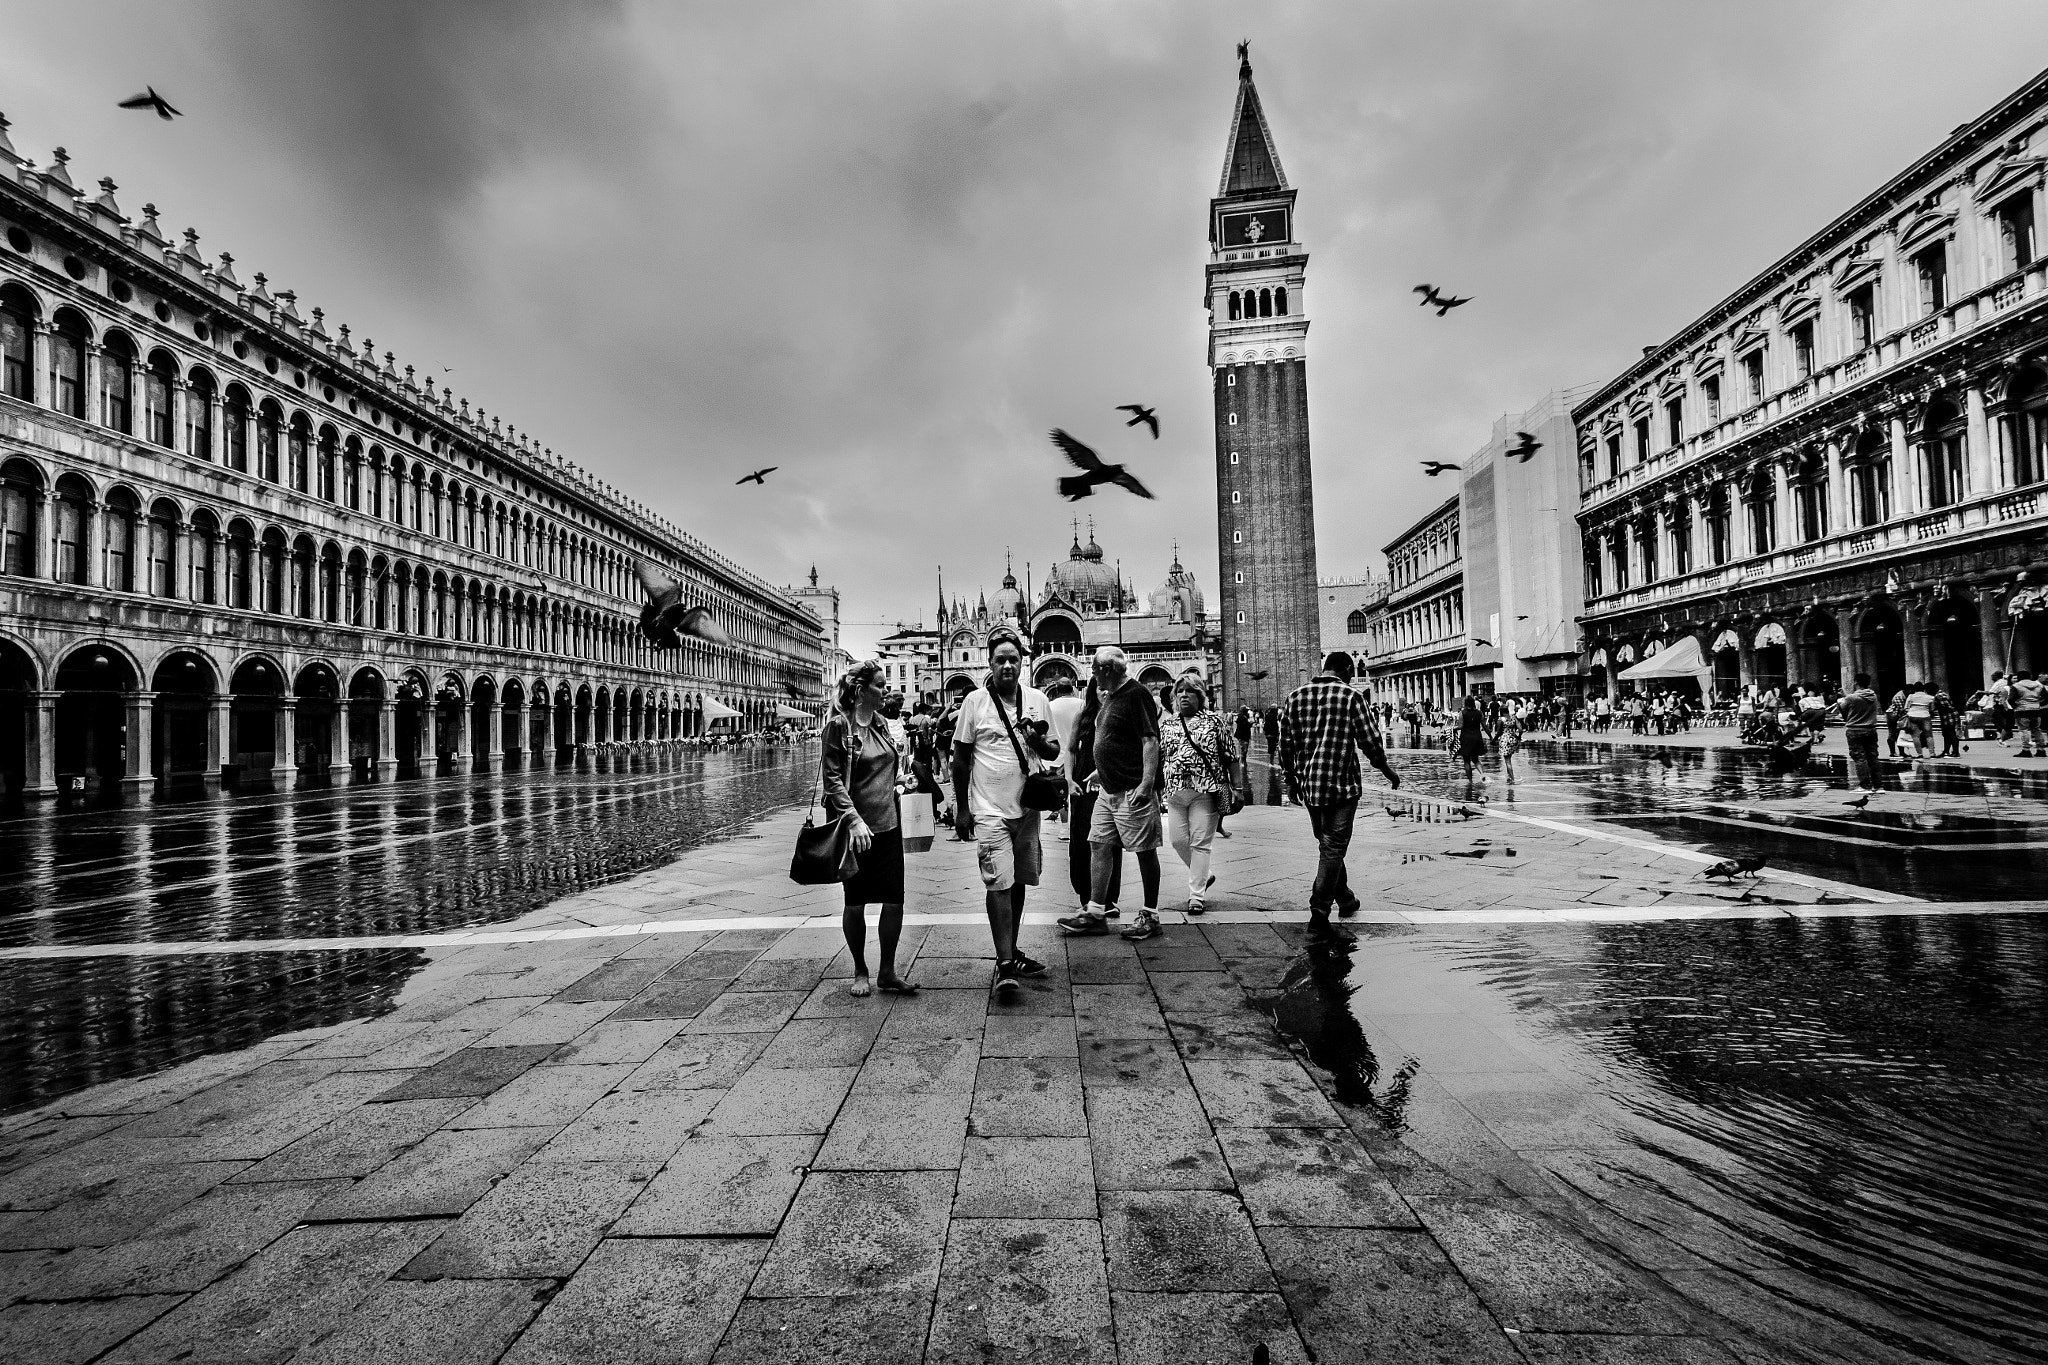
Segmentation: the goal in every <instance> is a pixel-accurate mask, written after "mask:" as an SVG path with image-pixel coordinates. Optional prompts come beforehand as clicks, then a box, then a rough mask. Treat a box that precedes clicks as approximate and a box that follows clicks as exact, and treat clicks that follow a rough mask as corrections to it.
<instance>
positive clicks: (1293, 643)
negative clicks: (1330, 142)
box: [1203, 43, 1320, 709]
mask: <svg viewBox="0 0 2048 1365" xmlns="http://www.w3.org/2000/svg"><path fill="white" fill-rule="evenodd" d="M1224 156H1225V160H1224V163H1223V180H1222V184H1221V186H1220V188H1219V190H1218V192H1217V195H1216V197H1215V198H1214V199H1212V200H1210V201H1209V264H1208V267H1207V271H1206V275H1207V280H1208V289H1207V291H1206V294H1205V296H1204V299H1203V302H1204V304H1205V306H1206V307H1207V308H1208V310H1209V374H1210V380H1211V383H1212V386H1213V389H1214V393H1215V403H1216V551H1217V553H1216V559H1217V566H1218V568H1219V570H1220V571H1221V578H1222V582H1221V583H1220V584H1219V585H1218V586H1219V594H1218V595H1219V598H1220V600H1221V603H1222V617H1221V620H1220V622H1219V628H1220V634H1221V636H1222V640H1223V650H1224V652H1223V705H1224V706H1225V707H1226V708H1234V707H1236V706H1238V705H1240V704H1242V705H1246V706H1250V707H1253V708H1255V709H1256V708H1260V707H1264V706H1267V705H1269V704H1272V703H1275V702H1278V701H1279V700H1281V699H1282V698H1284V697H1285V696H1286V695H1287V693H1288V692H1289V691H1291V690H1292V689H1294V688H1295V687H1297V686H1299V685H1300V684H1301V683H1304V682H1306V681H1308V679H1309V678H1310V677H1312V676H1314V673H1315V669H1316V666H1317V664H1318V662H1319V661H1320V660H1319V655H1318V653H1317V650H1318V648H1319V643H1320V626H1319V620H1318V616H1317V612H1316V517H1315V494H1314V476H1313V471H1312V470H1311V468H1310V464H1309V449H1308V317H1307V310H1306V308H1305V306H1304V299H1303V297H1302V287H1303V282H1304V280H1305V279H1306V276H1307V271H1308V252H1307V251H1306V250H1304V249H1303V248H1302V246H1301V245H1300V243H1299V242H1298V241H1297V240H1296V239H1295V235H1294V191H1293V190H1292V189H1291V188H1289V186H1288V184H1287V177H1286V174H1285V172H1283V171H1282V170H1281V169H1280V154H1279V151H1278V149H1277V148H1276V147H1275V146H1274V143H1273V133H1272V130H1271V129H1270V128H1269V127H1268V126H1267V124H1266V114H1265V110H1264V109H1263V108H1262V107H1261V105H1260V103H1259V92H1258V87H1257V86H1255V85H1254V84H1253V83H1252V65H1251V57H1250V54H1249V45H1247V44H1243V43H1240V44H1239V45H1238V71H1237V105H1236V108H1235V110H1234V111H1233V112H1232V114H1231V119H1230V137H1229V140H1228V142H1227V143H1226V144H1225V147H1224ZM1254 673H1264V674H1265V675H1266V676H1265V677H1263V678H1254V677H1253V676H1252V675H1253V674H1254Z"/></svg>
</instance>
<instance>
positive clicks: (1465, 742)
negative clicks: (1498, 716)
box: [1458, 694, 1486, 786]
mask: <svg viewBox="0 0 2048 1365" xmlns="http://www.w3.org/2000/svg"><path fill="white" fill-rule="evenodd" d="M1485 757H1486V714H1485V712H1483V711H1481V710H1480V709H1479V698H1477V697H1475V696H1471V695H1469V694H1468V695H1467V696H1466V698H1465V710H1464V712H1463V713H1462V714H1460V715H1459V717H1458V758H1459V759H1460V760H1461V761H1462V762H1463V763H1464V765H1465V783H1466V785H1467V786H1470V785H1471V784H1472V783H1473V782H1475V781H1477V780H1479V760H1481V759H1482V758H1485Z"/></svg>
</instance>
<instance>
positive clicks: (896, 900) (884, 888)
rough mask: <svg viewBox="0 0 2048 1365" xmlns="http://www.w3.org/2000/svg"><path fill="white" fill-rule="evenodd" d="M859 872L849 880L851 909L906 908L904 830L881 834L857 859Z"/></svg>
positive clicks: (888, 830) (848, 893)
mask: <svg viewBox="0 0 2048 1365" xmlns="http://www.w3.org/2000/svg"><path fill="white" fill-rule="evenodd" d="M854 856H855V857H856V858H857V859H858V860H859V863H860V867H859V870H858V871H856V872H855V873H854V874H853V875H852V876H851V877H849V878H847V880H846V882H845V883H844V884H845V887H846V903H847V904H848V905H901V904H903V827H902V826H901V825H898V826H897V827H896V828H895V829H885V830H881V831H878V832H877V833H876V835H875V841H874V842H873V843H872V844H869V845H868V851H867V852H865V853H859V854H855V855H854Z"/></svg>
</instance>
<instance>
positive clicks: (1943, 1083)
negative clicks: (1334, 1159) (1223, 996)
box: [1264, 915, 2048, 1362]
mask: <svg viewBox="0 0 2048 1365" xmlns="http://www.w3.org/2000/svg"><path fill="white" fill-rule="evenodd" d="M1378 941H1379V942H1380V943H1382V944H1384V945H1385V948H1387V949H1395V950H1397V951H1399V952H1401V953H1404V954H1420V955H1421V958H1422V960H1421V961H1419V962H1417V963H1416V964H1415V970H1416V972H1417V973H1418V974H1419V976H1420V977H1422V978H1423V980H1424V984H1425V985H1426V984H1427V979H1428V973H1429V971H1430V970H1431V968H1430V964H1431V963H1434V964H1436V965H1437V966H1438V967H1441V968H1442V969H1444V970H1446V971H1447V972H1449V973H1450V974H1451V976H1452V978H1453V981H1455V979H1456V978H1463V979H1465V980H1468V981H1476V982H1480V983H1483V985H1484V989H1483V990H1481V991H1479V992H1477V993H1476V995H1475V996H1474V998H1475V1000H1476V1001H1477V1002H1478V1003H1477V1004H1475V1006H1474V1009H1475V1010H1476V1011H1477V1012H1478V1013H1479V1014H1482V1015H1485V1016H1486V1017H1484V1018H1481V1019H1479V1020H1478V1021H1477V1022H1478V1023H1480V1024H1481V1025H1482V1026H1484V1027H1487V1028H1491V1029H1494V1030H1497V1031H1498V1032H1499V1033H1500V1034H1501V1035H1502V1036H1504V1037H1505V1038H1506V1039H1507V1040H1508V1041H1509V1042H1510V1043H1511V1044H1513V1045H1514V1047H1515V1048H1516V1049H1517V1050H1519V1051H1523V1052H1526V1053H1527V1055H1529V1056H1531V1057H1539V1058H1543V1059H1545V1061H1544V1067H1545V1068H1548V1070H1549V1071H1551V1072H1554V1073H1555V1074H1556V1076H1557V1079H1558V1087H1559V1089H1560V1090H1562V1091H1569V1090H1573V1089H1574V1088H1576V1089H1580V1090H1584V1091H1590V1092H1593V1093H1594V1094H1595V1095H1597V1096H1600V1097H1603V1098H1604V1099H1605V1100H1606V1101H1611V1102H1612V1104H1613V1105H1614V1106H1616V1107H1617V1112H1618V1113H1620V1114H1621V1115H1622V1116H1623V1122H1624V1128H1623V1131H1622V1132H1621V1133H1620V1134H1619V1135H1616V1134H1614V1133H1611V1132H1608V1131H1606V1130H1605V1129H1600V1130H1599V1131H1588V1132H1587V1133H1586V1134H1585V1135H1584V1138H1583V1140H1584V1142H1585V1143H1587V1144H1588V1146H1587V1147H1586V1148H1585V1150H1581V1151H1576V1152H1574V1151H1570V1150H1566V1147H1567V1146H1568V1144H1560V1147H1559V1148H1557V1149H1545V1150H1530V1151H1527V1152H1525V1153H1524V1156H1525V1158H1526V1159H1528V1160H1530V1161H1532V1162H1535V1163H1537V1164H1539V1165H1544V1166H1546V1167H1548V1168H1549V1169H1550V1170H1551V1171H1552V1173H1553V1174H1555V1175H1557V1176H1558V1177H1559V1178H1560V1179H1563V1180H1566V1181H1568V1182H1569V1183H1571V1184H1572V1185H1573V1186H1575V1187H1576V1188H1578V1189H1579V1191H1580V1192H1581V1193H1582V1194H1584V1195H1586V1197H1588V1198H1590V1199H1592V1200H1594V1201H1596V1202H1598V1203H1601V1204H1603V1205H1605V1206H1606V1207H1607V1208H1608V1209H1609V1210H1610V1211H1611V1212H1613V1213H1614V1214H1616V1215H1617V1216H1619V1217H1621V1218H1625V1219H1628V1220H1630V1221H1631V1222H1634V1223H1636V1224H1637V1225H1639V1226H1642V1227H1646V1228H1649V1229H1651V1230H1654V1231H1656V1232H1658V1233H1660V1234H1661V1235H1663V1236H1664V1237H1665V1238H1666V1239H1667V1241H1669V1242H1670V1243H1672V1244H1674V1245H1676V1246H1678V1247H1682V1248H1684V1249H1685V1250H1687V1251H1690V1252H1692V1253H1694V1254H1696V1255H1699V1256H1701V1257H1703V1258H1704V1259H1706V1260H1707V1261H1709V1262H1711V1263H1713V1264H1715V1265H1717V1266H1719V1267H1721V1268H1723V1269H1725V1270H1727V1271H1729V1272H1730V1273H1732V1274H1735V1275H1738V1276H1741V1277H1743V1278H1745V1279H1747V1280H1749V1281H1750V1282H1752V1283H1753V1284H1754V1285H1755V1286H1757V1287H1758V1292H1760V1293H1772V1292H1775V1293H1778V1294H1781V1295H1784V1296H1786V1297H1789V1298H1792V1299H1794V1300H1795V1301H1798V1302H1800V1303H1802V1304H1805V1305H1807V1306H1808V1307H1811V1308H1815V1309H1817V1310H1818V1311H1820V1312H1823V1313H1825V1314H1829V1315H1831V1316H1834V1317H1836V1318H1837V1319H1839V1320H1840V1321H1841V1322H1844V1323H1847V1324H1850V1325H1853V1326H1855V1327H1856V1328H1857V1329H1858V1330H1859V1331H1862V1332H1866V1333H1868V1334H1870V1335H1871V1336H1873V1337H1876V1338H1878V1339H1880V1340H1885V1341H1888V1342H1890V1343H1891V1344H1893V1345H1895V1346H1898V1347H1901V1348H1903V1349H1906V1350H1908V1351H1910V1352H1913V1353H1914V1354H1915V1355H1916V1356H1917V1357H1920V1358H1926V1359H1930V1360H1950V1361H1970V1362H1976V1361H1986V1360H2022V1359H2033V1360H2040V1359H2048V922H2044V921H2043V920H2042V919H2041V918H2040V917H2038V916H2031V915H2013V916H1986V917H1967V918H1955V917H1947V916H1941V917H1928V918H1925V919H1919V918H1899V919H1891V918H1886V919H1870V920H1862V919H1844V920H1820V921H1803V922H1802V921H1779V920H1771V921H1738V922H1697V921H1681V922H1661V923H1653V924H1632V925H1597V926H1594V925H1584V926H1582V925H1569V926H1549V925H1545V926H1516V927H1514V928H1513V929H1496V930H1488V931H1462V932H1457V931H1454V932H1435V931H1431V932H1422V931H1397V930H1383V931H1379V939H1378ZM1372 943H1373V940H1368V944H1367V947H1366V948H1364V949H1362V950H1361V952H1362V956H1361V958H1360V961H1361V963H1363V962H1365V961H1366V960H1367V959H1366V958H1365V957H1364V956H1363V954H1371V953H1373V947H1372ZM1375 956H1377V957H1378V958H1379V961H1378V963H1377V964H1376V966H1377V969H1378V970H1381V971H1384V970H1385V969H1386V967H1385V964H1386V961H1387V957H1386V955H1385V953H1384V952H1381V953H1379V954H1375ZM1351 961H1352V959H1351V958H1350V957H1348V956H1347V955H1344V954H1335V955H1330V956H1327V957H1324V958H1320V959H1318V958H1317V957H1315V956H1313V955H1311V956H1305V957H1303V958H1300V959H1297V960H1296V961H1295V962H1294V963H1293V964H1291V967H1290V970H1289V972H1288V975H1287V978H1286V981H1285V982H1284V983H1283V985H1282V987H1281V988H1280V989H1279V990H1278V991H1277V992H1275V993H1274V994H1273V996H1272V997H1271V998H1270V999H1268V1000H1266V1001H1265V1002H1264V1008H1266V1011H1267V1012H1268V1013H1269V1014H1270V1015H1271V1016H1272V1017H1273V1018H1274V1020H1275V1022H1276V1024H1277V1025H1278V1027H1279V1028H1280V1029H1281V1030H1282V1031H1283V1032H1286V1033H1288V1034H1290V1035H1292V1036H1294V1037H1296V1038H1298V1039H1300V1040H1301V1042H1302V1044H1303V1046H1304V1048H1305V1050H1306V1051H1307V1052H1308V1053H1309V1055H1310V1057H1311V1059H1312V1060H1314V1062H1315V1064H1316V1065H1318V1066H1319V1067H1321V1068H1322V1069H1323V1070H1325V1071H1327V1072H1329V1073H1330V1074H1331V1075H1332V1076H1333V1077H1335V1078H1336V1080H1337V1084H1336V1086H1335V1087H1334V1088H1335V1089H1336V1090H1337V1092H1338V1095H1339V1097H1340V1098H1344V1097H1345V1096H1346V1095H1347V1094H1349V1095H1350V1096H1352V1098H1351V1099H1350V1100H1348V1101H1347V1102H1350V1103H1360V1104H1365V1105H1368V1106H1372V1107H1374V1108H1375V1109H1376V1110H1378V1111H1381V1112H1383V1113H1385V1114H1386V1116H1387V1119H1388V1121H1389V1126H1397V1125H1398V1123H1399V1122H1400V1121H1401V1119H1402V1118H1403V1116H1404V1111H1403V1108H1402V1106H1406V1105H1409V1104H1411V1103H1412V1102H1411V1101H1410V1100H1409V1099H1408V1096H1407V1086H1406V1084H1405V1080H1406V1078H1405V1077H1395V1078H1390V1079H1389V1080H1388V1081H1385V1082H1383V1081H1382V1078H1381V1075H1380V1062H1379V1061H1378V1060H1377V1059H1375V1058H1374V1056H1373V1052H1372V1049H1371V1047H1370V1046H1369V1045H1368V1044H1367V1040H1366V1033H1367V1028H1366V1026H1365V1025H1366V1024H1369V1023H1370V1020H1371V1014H1372V1008H1373V1004H1372V1000H1371V998H1370V994H1369V992H1367V991H1364V990H1362V989H1361V987H1360V985H1359V979H1360V977H1361V975H1362V974H1364V972H1365V970H1366V969H1365V968H1364V967H1363V966H1361V968H1360V969H1359V970H1356V971H1352V972H1351V974H1350V975H1340V973H1341V972H1343V971H1344V970H1345V969H1346V968H1347V967H1348V966H1349V965H1350V963H1351ZM1447 988H1449V987H1447ZM1456 989H1463V988H1462V987H1458V988H1456ZM1418 1051H1419V1052H1420V1053H1421V1054H1422V1057H1423V1068H1424V1074H1425V1075H1426V1074H1427V1073H1428V1064H1429V1061H1428V1059H1429V1048H1428V1047H1427V1046H1423V1045H1421V1043H1420V1041H1419V1040H1418ZM1397 1101H1398V1102H1397ZM1617 1140H1619V1141H1621V1142H1623V1143H1624V1144H1626V1145H1624V1146H1621V1147H1616V1146H1614V1145H1613V1144H1614V1143H1615V1142H1616V1141H1617ZM1853 1340H1854V1339H1853V1338H1850V1339H1845V1342H1844V1344H1843V1346H1842V1348H1841V1349H1843V1350H1844V1351H1845V1352H1846V1354H1845V1355H1844V1356H1843V1357H1842V1358H1844V1359H1854V1358H1857V1357H1856V1354H1855V1351H1854V1347H1853Z"/></svg>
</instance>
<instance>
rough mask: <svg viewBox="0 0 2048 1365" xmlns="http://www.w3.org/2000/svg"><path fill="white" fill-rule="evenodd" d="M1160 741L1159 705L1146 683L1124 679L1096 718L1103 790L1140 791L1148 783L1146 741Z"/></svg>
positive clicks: (1097, 765)
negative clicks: (1144, 782)
mask: <svg viewBox="0 0 2048 1365" xmlns="http://www.w3.org/2000/svg"><path fill="white" fill-rule="evenodd" d="M1158 738H1159V706H1158V703H1156V702H1155V701H1154V700H1153V698H1152V693H1151V692H1150V691H1148V690H1147V689H1146V688H1145V686H1144V684H1142V683H1139V682H1137V681H1135V680H1133V679H1130V678H1126V679H1124V684H1123V686H1122V687H1119V688H1117V690H1116V691H1114V692H1112V693H1110V694H1109V695H1108V696H1106V697H1104V698H1103V699H1102V708H1101V710H1100V711H1098V712H1097V713H1096V716H1095V772H1096V775H1097V777H1098V779H1099V780H1100V782H1101V784H1102V789H1103V790H1104V791H1106V792H1127V791H1136V790H1137V789H1138V784H1139V783H1140V782H1143V781H1144V780H1145V741H1146V740H1148V739H1150V740H1157V739H1158Z"/></svg>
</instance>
